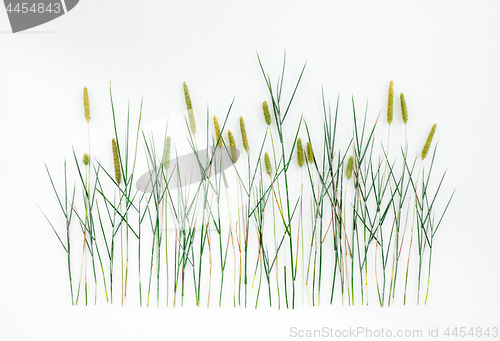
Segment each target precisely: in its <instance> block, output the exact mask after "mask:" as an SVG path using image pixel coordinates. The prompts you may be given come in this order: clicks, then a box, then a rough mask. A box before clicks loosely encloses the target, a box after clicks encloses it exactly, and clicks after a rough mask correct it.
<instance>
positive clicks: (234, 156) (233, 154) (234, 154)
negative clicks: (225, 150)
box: [227, 130, 238, 162]
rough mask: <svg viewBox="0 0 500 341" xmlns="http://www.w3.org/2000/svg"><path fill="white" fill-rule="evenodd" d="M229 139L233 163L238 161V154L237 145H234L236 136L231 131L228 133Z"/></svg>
mask: <svg viewBox="0 0 500 341" xmlns="http://www.w3.org/2000/svg"><path fill="white" fill-rule="evenodd" d="M227 139H228V140H229V147H230V148H231V159H232V160H233V162H236V161H237V160H238V153H237V152H236V143H234V136H233V133H231V130H228V131H227Z"/></svg>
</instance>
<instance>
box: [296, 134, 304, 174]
mask: <svg viewBox="0 0 500 341" xmlns="http://www.w3.org/2000/svg"><path fill="white" fill-rule="evenodd" d="M297 163H298V164H299V167H302V166H303V165H304V149H302V140H301V139H300V138H298V139H297Z"/></svg>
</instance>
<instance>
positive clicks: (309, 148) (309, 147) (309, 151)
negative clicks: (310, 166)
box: [307, 142, 314, 163]
mask: <svg viewBox="0 0 500 341" xmlns="http://www.w3.org/2000/svg"><path fill="white" fill-rule="evenodd" d="M307 161H308V162H309V163H313V162H314V153H313V147H312V144H311V142H307Z"/></svg>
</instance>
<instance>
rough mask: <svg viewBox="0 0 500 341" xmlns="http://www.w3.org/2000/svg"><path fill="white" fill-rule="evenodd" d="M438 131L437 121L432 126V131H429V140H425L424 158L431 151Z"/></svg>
mask: <svg viewBox="0 0 500 341" xmlns="http://www.w3.org/2000/svg"><path fill="white" fill-rule="evenodd" d="M435 132H436V123H434V125H433V126H432V129H431V131H430V132H429V136H427V141H426V142H425V145H424V149H422V160H423V159H425V158H426V156H427V153H429V148H430V147H431V143H432V138H433V137H434V133H435Z"/></svg>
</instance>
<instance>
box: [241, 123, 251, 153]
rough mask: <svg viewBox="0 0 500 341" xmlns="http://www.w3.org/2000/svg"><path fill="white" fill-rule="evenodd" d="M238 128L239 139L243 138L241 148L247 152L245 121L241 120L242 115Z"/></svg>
mask: <svg viewBox="0 0 500 341" xmlns="http://www.w3.org/2000/svg"><path fill="white" fill-rule="evenodd" d="M240 130H241V139H242V140H243V148H245V151H246V152H247V153H248V149H249V148H248V138H247V131H246V129H245V122H244V121H243V117H240Z"/></svg>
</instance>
